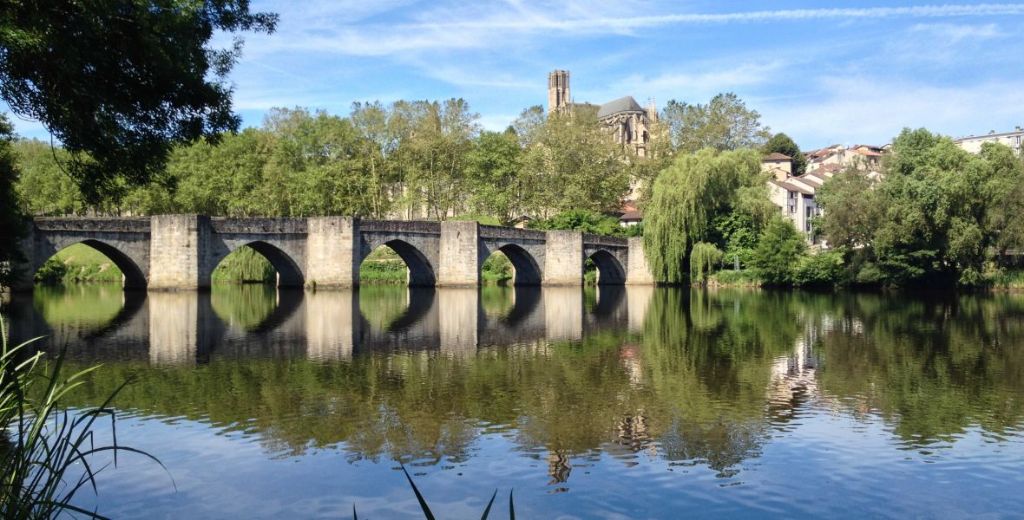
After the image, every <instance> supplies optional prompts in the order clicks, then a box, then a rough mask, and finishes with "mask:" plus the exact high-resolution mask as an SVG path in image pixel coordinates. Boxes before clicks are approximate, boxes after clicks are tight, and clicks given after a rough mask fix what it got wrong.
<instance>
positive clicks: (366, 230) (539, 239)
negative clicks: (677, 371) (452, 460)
mask: <svg viewBox="0 0 1024 520" xmlns="http://www.w3.org/2000/svg"><path fill="white" fill-rule="evenodd" d="M77 243H84V244H86V245H89V246H91V247H93V248H95V249H97V250H99V251H100V252H102V253H103V254H105V255H106V256H107V257H108V258H110V260H111V261H112V262H113V263H114V264H116V265H117V266H118V267H119V268H120V269H121V272H122V273H124V286H125V288H133V289H141V288H148V289H170V290H174V289H186V290H187V289H203V288H207V287H209V286H210V278H211V275H212V273H213V270H214V269H215V268H216V267H217V264H219V263H220V262H221V260H223V259H224V257H226V256H227V255H228V254H230V253H231V252H232V251H235V250H236V249H238V248H240V247H242V246H249V247H252V248H253V249H255V250H256V251H258V252H259V253H261V254H262V255H263V256H265V257H266V258H267V259H268V260H269V261H270V263H271V264H273V266H274V268H275V269H276V270H277V273H278V279H277V283H278V285H279V286H281V287H301V286H311V287H320V288H344V287H354V286H357V285H358V284H359V267H360V265H361V264H362V261H363V259H365V258H366V256H367V255H369V254H370V253H371V252H372V251H373V250H374V249H376V248H378V247H380V246H383V245H386V246H389V247H390V248H392V249H394V250H395V252H397V253H398V255H399V256H401V258H402V259H403V260H404V261H405V263H406V265H407V266H408V270H409V272H408V281H409V284H410V285H413V286H446V287H460V286H476V285H479V283H480V271H481V268H482V267H483V263H484V261H485V260H486V259H487V258H488V257H489V256H490V255H491V254H493V253H494V252H496V251H501V252H502V253H504V254H505V255H506V256H507V257H508V258H509V260H510V261H511V263H512V265H513V267H514V268H515V280H514V282H515V284H516V285H550V286H557V285H581V284H582V283H583V269H584V265H585V263H586V261H587V260H588V259H590V260H592V261H593V262H594V264H595V265H596V267H597V271H598V283H599V284H602V285H617V284H652V283H653V278H652V277H651V275H650V272H649V271H648V268H647V262H646V260H645V258H644V253H643V245H642V241H641V240H640V239H637V238H631V239H625V238H617V237H606V236H599V235H590V234H586V233H580V232H578V231H546V232H545V231H537V230H528V229H515V228H506V227H498V226H484V225H480V224H478V223H476V222H462V221H460V222H428V221H377V220H360V219H353V218H348V217H310V218H217V217H207V216H202V215H156V216H152V217H143V218H36V219H34V220H33V221H32V225H31V229H30V230H29V233H28V234H27V236H26V238H25V239H23V240H22V245H21V250H22V252H23V253H24V256H25V258H26V262H25V265H22V266H19V269H18V270H19V272H20V273H21V277H20V279H19V281H18V282H17V283H16V285H15V288H16V289H27V288H31V286H32V275H33V274H34V273H35V272H36V271H37V270H38V269H39V268H40V267H41V266H42V265H43V263H44V262H45V261H46V260H47V259H49V258H50V257H51V256H53V255H54V254H55V253H57V252H58V251H60V250H61V249H63V248H65V247H67V246H70V245H72V244H77Z"/></svg>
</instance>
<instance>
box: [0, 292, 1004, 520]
mask: <svg viewBox="0 0 1024 520" xmlns="http://www.w3.org/2000/svg"><path fill="white" fill-rule="evenodd" d="M5 312H6V313H7V314H8V315H9V316H10V318H11V319H12V321H13V329H12V335H13V336H14V337H15V339H18V338H27V337H30V336H36V335H42V334H45V335H47V336H48V339H47V342H48V343H47V345H48V347H47V348H49V349H54V348H58V347H61V346H65V345H66V346H67V347H68V351H69V353H68V356H69V359H70V363H69V364H70V365H71V368H83V367H85V366H89V365H92V364H95V363H102V367H101V368H99V369H98V370H97V371H95V372H93V373H92V375H91V376H90V377H89V379H88V383H87V384H86V385H85V386H84V387H82V389H81V391H79V392H78V393H77V394H76V395H75V396H74V397H73V399H72V401H73V404H74V405H75V406H87V405H96V404H99V403H101V402H102V401H103V399H104V398H105V397H106V396H107V395H108V394H109V393H110V392H111V391H112V390H113V389H114V388H115V387H116V386H118V385H119V384H120V383H121V382H123V381H124V380H125V379H126V378H129V377H134V383H132V384H131V385H130V386H128V387H127V388H125V389H124V390H123V391H122V392H121V394H120V396H119V397H118V399H117V401H116V405H117V408H118V410H119V413H118V419H117V423H116V429H117V436H118V441H119V442H120V443H122V444H125V445H128V446H132V447H135V448H139V449H143V450H145V451H148V452H150V453H152V454H153V455H155V456H157V457H158V458H159V459H160V460H161V461H162V462H163V463H164V464H165V465H166V467H167V471H164V470H163V469H162V468H160V467H159V466H158V465H156V464H154V463H152V462H149V461H146V460H144V459H142V458H139V457H135V456H130V455H124V456H122V457H121V458H120V459H119V461H118V465H117V467H116V468H114V467H110V468H107V469H105V470H104V471H103V472H102V473H101V478H100V482H99V486H100V487H99V489H100V491H99V495H98V496H93V495H92V494H91V493H88V492H87V493H83V494H82V495H81V496H80V505H82V506H86V507H98V510H99V512H100V513H102V514H105V515H109V516H113V517H134V518H142V517H145V518H161V517H165V518H171V517H173V518H227V517H246V518H249V517H263V518H300V517H301V518H306V517H325V518H337V517H351V512H352V506H353V504H355V505H356V507H357V509H358V513H359V516H360V518H363V517H365V518H419V517H420V514H419V507H418V505H417V502H416V498H415V496H414V494H413V492H412V490H411V488H410V487H409V485H408V483H407V482H406V480H405V477H404V476H403V475H402V473H401V470H400V466H399V463H400V462H401V463H404V464H405V466H406V467H407V468H408V469H409V471H410V473H411V474H413V478H414V479H415V480H416V482H417V484H418V486H419V487H420V490H421V491H422V492H423V494H424V495H425V497H426V499H427V501H428V502H429V503H430V505H431V507H432V508H433V510H434V512H435V513H437V514H438V516H441V517H443V518H479V515H480V514H481V512H482V511H483V509H484V506H485V504H486V501H487V500H488V499H489V498H490V496H491V493H492V492H494V490H495V489H498V496H499V500H498V503H499V505H500V507H498V508H497V510H498V511H497V513H498V514H497V515H494V514H493V513H494V512H493V511H492V517H496V518H505V517H506V512H507V507H506V504H507V497H508V493H509V491H510V490H511V489H513V488H514V496H515V508H516V513H517V515H519V517H521V518H684V517H692V516H701V517H703V516H729V517H757V518H762V517H899V518H906V517H943V518H950V517H952V518H956V517H967V516H979V515H990V516H993V517H1013V516H1018V517H1019V516H1021V515H1024V297H1022V296H1014V295H997V296H964V295H960V296H934V295H932V296H928V297H905V296H904V297H899V296H892V295H879V294H849V293H844V294H837V295H833V294H828V295H821V294H810V293H773V292H751V291H715V292H697V291H693V292H691V291H689V290H679V289H657V290H655V289H651V288H629V289H623V288H601V289H599V290H595V289H586V290H583V289H544V290H540V289H530V290H520V289H515V290H513V289H511V288H485V289H482V290H479V291H477V290H440V289H438V290H412V291H410V290H408V289H405V288H402V287H368V288H363V289H361V290H360V291H358V292H318V293H305V294H304V293H302V292H283V291H282V292H279V291H275V290H274V289H271V288H267V287H262V286H243V287H222V288H216V289H214V290H213V291H212V292H208V293H150V294H148V295H146V294H132V293H123V292H122V291H121V290H120V288H118V287H104V286H82V287H71V288H67V289H42V288H41V289H37V291H36V292H35V294H34V295H22V296H20V297H18V298H16V299H14V300H13V301H12V302H11V303H10V305H9V306H8V307H7V309H6V311H5ZM100 433H101V434H102V435H109V434H110V426H109V424H104V425H103V427H102V428H101V431H100ZM172 479H173V481H172Z"/></svg>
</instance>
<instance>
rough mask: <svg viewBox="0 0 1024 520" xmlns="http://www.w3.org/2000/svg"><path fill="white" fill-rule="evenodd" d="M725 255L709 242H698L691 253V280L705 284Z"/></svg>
mask: <svg viewBox="0 0 1024 520" xmlns="http://www.w3.org/2000/svg"><path fill="white" fill-rule="evenodd" d="M723 257H724V254H723V253H722V251H721V250H720V249H718V248H717V247H715V246H714V245H712V244H708V243H707V242H697V243H696V244H694V245H693V249H692V250H691V251H690V280H692V281H693V282H695V283H700V284H703V283H705V282H706V281H707V279H708V276H709V275H710V274H711V272H712V271H713V270H714V268H715V267H716V266H717V265H718V264H720V263H721V262H722V258H723Z"/></svg>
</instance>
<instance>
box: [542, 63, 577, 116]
mask: <svg viewBox="0 0 1024 520" xmlns="http://www.w3.org/2000/svg"><path fill="white" fill-rule="evenodd" d="M570 99H571V98H570V97H569V71H567V70H555V71H552V72H549V73H548V114H553V113H555V112H559V111H561V110H564V109H565V108H566V107H567V106H569V100H570Z"/></svg>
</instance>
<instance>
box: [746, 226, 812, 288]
mask: <svg viewBox="0 0 1024 520" xmlns="http://www.w3.org/2000/svg"><path fill="white" fill-rule="evenodd" d="M806 250H807V244H806V243H805V242H804V237H803V235H802V234H801V233H800V232H799V231H797V229H796V228H795V227H794V226H793V223H792V222H790V221H789V220H787V219H785V218H784V217H782V216H781V215H779V216H776V217H774V218H772V219H771V221H770V222H768V225H767V226H766V227H765V229H764V232H763V233H762V234H761V239H760V240H759V241H758V243H757V249H755V250H754V257H753V262H752V263H753V266H754V269H755V270H756V271H757V275H758V277H759V278H760V279H761V281H762V282H764V283H766V284H769V285H788V284H791V283H793V282H794V281H796V279H795V274H796V272H797V269H796V266H797V264H798V262H799V260H800V258H801V257H802V256H803V254H804V252H805V251H806Z"/></svg>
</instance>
